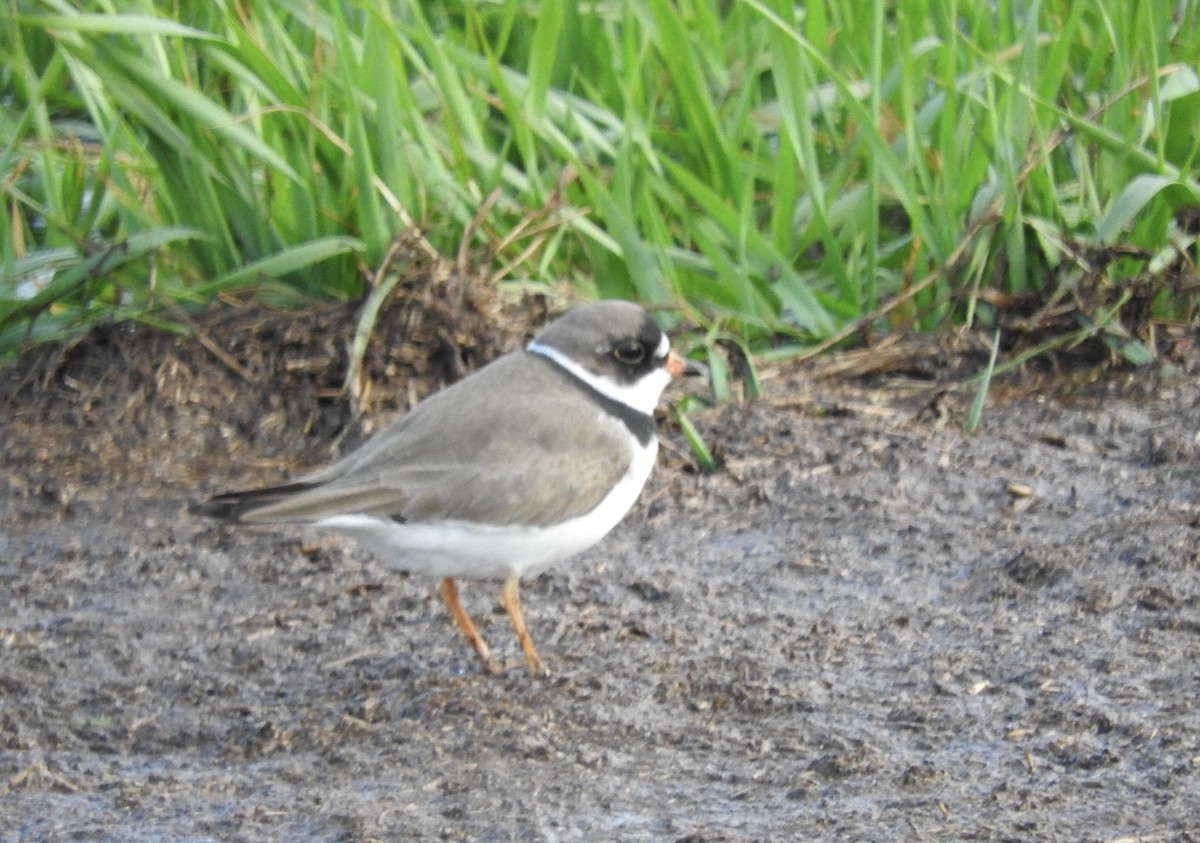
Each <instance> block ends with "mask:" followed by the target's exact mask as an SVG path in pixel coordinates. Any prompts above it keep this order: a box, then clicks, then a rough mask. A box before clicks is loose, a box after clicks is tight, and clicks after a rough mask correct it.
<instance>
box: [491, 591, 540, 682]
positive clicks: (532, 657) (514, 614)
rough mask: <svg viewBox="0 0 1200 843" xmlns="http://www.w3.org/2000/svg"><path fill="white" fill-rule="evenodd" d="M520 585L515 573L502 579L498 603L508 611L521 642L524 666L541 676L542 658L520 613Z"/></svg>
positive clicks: (535, 674)
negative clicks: (502, 585) (502, 584)
mask: <svg viewBox="0 0 1200 843" xmlns="http://www.w3.org/2000/svg"><path fill="white" fill-rule="evenodd" d="M520 587H521V578H520V577H518V576H517V575H516V574H513V575H512V576H511V577H509V578H508V579H506V580H505V581H504V587H503V588H501V589H500V603H501V605H503V606H504V611H506V612H508V619H509V620H511V621H512V625H513V629H514V630H515V631H516V633H517V640H518V641H519V642H521V651H522V652H523V653H525V667H526V669H528V670H529V672H530V673H531V674H533V675H534V676H541V675H543V674H544V673H545V671H543V669H542V660H541V659H540V658H538V654H537V650H536V649H534V646H533V638H531V637H530V635H529V630H528V629H526V628H525V616H524V615H523V614H521V598H520V595H519V594H518V589H520Z"/></svg>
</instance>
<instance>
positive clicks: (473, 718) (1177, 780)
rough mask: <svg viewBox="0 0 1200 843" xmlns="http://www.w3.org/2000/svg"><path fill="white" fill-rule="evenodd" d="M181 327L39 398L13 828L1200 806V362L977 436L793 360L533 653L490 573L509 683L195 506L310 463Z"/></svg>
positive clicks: (329, 825) (701, 825)
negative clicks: (534, 673)
mask: <svg viewBox="0 0 1200 843" xmlns="http://www.w3.org/2000/svg"><path fill="white" fill-rule="evenodd" d="M182 348H184V346H182V345H180V344H175V345H172V346H170V347H169V348H168V349H167V350H166V351H164V350H163V349H161V348H160V349H158V350H157V351H155V354H156V355H158V356H157V357H156V358H155V359H156V361H157V362H156V363H155V365H156V366H157V367H158V368H157V369H156V370H155V372H156V374H155V377H154V378H151V379H150V381H149V382H150V384H151V386H150V387H149V388H148V389H143V392H144V393H145V394H147V395H152V396H153V400H152V401H149V402H148V403H147V404H146V406H142V405H140V404H139V405H138V409H137V410H136V411H134V410H130V409H129V408H130V407H131V406H132V404H130V403H129V402H125V403H122V402H123V401H124V400H125V396H122V395H119V394H117V392H116V391H114V390H117V387H111V388H106V389H105V390H103V391H102V394H99V395H94V396H93V398H92V403H90V404H85V403H83V402H81V401H80V399H79V398H78V396H79V395H81V394H82V393H83V392H85V391H86V390H84V389H81V388H80V387H79V386H78V384H76V386H75V387H74V388H73V391H69V392H70V394H69V395H68V394H67V393H64V395H66V397H60V399H58V400H57V403H54V402H50V403H47V402H44V401H43V402H42V403H40V404H39V403H37V402H36V401H34V399H32V398H30V397H29V396H30V395H32V394H34V392H36V391H37V390H44V389H66V387H65V386H63V384H67V385H68V386H69V385H70V383H69V381H70V377H71V374H70V369H69V367H68V368H64V369H63V370H62V371H60V372H58V373H57V375H56V376H55V378H52V379H40V380H38V384H37V389H36V390H33V389H32V387H28V383H26V385H24V386H22V387H21V388H20V389H19V390H18V389H16V388H15V387H13V388H12V390H13V395H12V397H10V403H9V412H10V416H9V418H8V419H7V420H6V422H5V423H4V425H3V427H0V434H2V435H3V436H4V437H5V439H6V442H5V449H6V453H7V454H8V456H7V457H6V458H5V459H6V463H7V465H6V469H5V472H4V475H5V477H4V482H3V484H2V488H0V492H2V494H0V599H2V600H3V602H2V604H0V606H2V608H0V840H4V841H47V840H49V841H57V840H63V841H65V840H101V841H140V840H146V841H150V840H156V841H157V840H168V841H171V840H190V841H194V840H245V841H267V840H322V841H357V840H495V841H508V840H532V841H542V840H546V841H554V840H588V841H594V840H621V841H652V840H653V841H659V840H670V841H691V843H700V841H743V840H746V841H749V840H781V839H809V840H813V839H820V840H862V841H874V840H889V839H890V840H898V839H907V840H935V839H936V840H986V841H993V840H994V841H1001V840H1014V841H1015V840H1034V839H1036V840H1062V841H1079V840H1094V841H1116V840H1122V839H1125V840H1132V839H1138V840H1154V841H1191V840H1195V839H1197V837H1200V832H1197V830H1196V829H1197V828H1198V827H1200V710H1198V709H1197V700H1198V699H1200V696H1198V692H1200V438H1198V437H1200V387H1198V384H1197V378H1196V375H1195V372H1194V371H1190V370H1188V369H1187V368H1186V367H1185V368H1184V369H1177V370H1175V371H1174V372H1173V373H1171V374H1164V373H1162V372H1135V373H1130V372H1128V371H1125V372H1115V373H1111V374H1108V375H1105V376H1104V377H1103V378H1101V379H1099V380H1093V381H1090V382H1088V383H1082V382H1081V381H1080V379H1078V378H1063V379H1062V380H1059V381H1055V380H1052V379H1051V380H1045V379H1044V380H1043V381H1042V382H1041V383H1039V384H1038V385H1036V386H1031V385H1029V384H1019V383H1016V384H1013V385H1010V388H1009V389H1008V390H1007V391H998V393H997V395H996V396H994V400H993V402H992V403H991V404H990V405H989V407H988V409H987V411H986V412H985V415H984V420H983V427H982V429H981V430H980V431H979V432H978V433H977V434H975V435H974V436H967V435H965V434H964V433H963V432H962V410H963V407H964V406H965V404H966V403H967V402H968V401H969V399H970V394H969V392H967V391H965V390H957V391H952V392H951V393H949V394H946V395H941V396H940V397H939V396H938V395H937V394H936V393H935V392H934V391H932V390H930V389H929V388H928V386H927V385H924V386H922V385H918V386H921V388H920V389H914V388H913V385H912V384H910V383H905V382H903V379H896V380H892V381H877V382H874V383H868V382H864V381H853V382H850V381H848V380H846V379H834V380H815V379H814V378H813V377H812V373H811V372H810V371H809V370H807V369H805V368H803V367H797V368H795V369H793V370H789V369H784V370H781V371H777V372H775V373H773V376H772V377H769V378H767V379H766V381H765V383H764V388H765V389H764V397H763V398H761V399H759V400H757V401H755V402H752V403H747V404H743V405H739V406H727V407H722V408H717V409H713V410H710V411H706V412H704V413H700V414H696V415H695V416H694V417H693V418H694V421H695V422H696V423H697V425H698V426H699V427H700V429H701V430H702V432H703V433H704V434H705V436H706V437H707V439H708V441H709V442H710V443H711V444H712V445H713V447H714V448H715V449H716V451H717V453H718V456H719V458H720V460H721V462H722V469H721V471H720V472H718V473H717V474H714V475H710V476H702V475H699V474H697V473H695V472H693V471H691V470H690V467H689V464H688V459H687V457H686V455H685V454H684V452H683V450H682V446H681V445H680V444H679V443H680V442H681V439H680V437H678V435H677V434H676V433H675V432H673V431H672V430H671V429H670V428H669V426H664V430H663V435H664V438H665V439H666V440H667V442H668V443H674V444H675V447H671V446H670V444H668V447H667V448H665V449H664V453H663V457H662V464H660V466H659V468H658V470H657V472H656V474H655V476H654V477H653V478H652V480H651V483H650V485H649V486H648V487H647V489H646V491H645V493H644V494H643V496H642V498H641V500H640V502H639V504H638V506H637V507H636V508H635V509H634V511H633V512H631V513H630V515H629V516H628V517H627V518H626V519H625V521H624V522H623V523H622V524H621V525H620V526H619V527H618V528H617V529H616V530H615V531H614V532H613V534H612V535H610V536H609V537H608V538H607V539H606V540H605V541H603V542H602V543H601V544H600V545H598V546H597V547H595V548H593V549H592V550H590V551H588V552H586V553H585V554H583V555H581V556H579V557H577V558H576V559H574V560H571V561H569V562H567V563H565V564H563V565H560V566H559V567H558V568H556V569H554V570H552V571H551V572H549V573H547V574H545V575H543V576H542V577H540V578H538V579H535V580H533V581H530V582H528V583H527V584H526V585H525V587H524V588H523V597H524V605H525V609H526V616H527V620H528V621H529V624H530V628H531V631H532V633H533V635H534V638H535V640H536V641H537V643H538V646H539V649H540V651H541V654H542V656H543V658H544V659H545V661H546V662H547V665H548V667H549V668H550V669H551V671H552V675H551V676H550V677H549V678H546V679H531V678H530V677H529V676H527V675H526V674H525V672H524V670H523V669H522V668H521V666H520V659H519V655H520V654H519V650H518V648H517V645H516V642H515V641H514V640H513V637H512V635H511V633H510V630H509V628H508V625H507V621H506V619H505V617H504V616H503V615H502V614H500V613H499V610H498V602H497V590H498V584H491V583H467V584H465V585H464V587H463V599H464V603H465V604H466V605H467V607H468V609H469V610H471V611H472V613H473V614H474V615H475V617H476V620H477V622H478V623H480V625H481V631H482V632H483V633H484V635H485V637H487V638H488V640H489V642H490V643H491V644H492V647H493V649H494V650H496V651H497V652H499V653H500V654H503V655H504V656H506V657H507V658H508V659H509V660H510V662H511V667H510V669H509V670H507V671H506V672H504V673H503V674H502V675H500V676H489V675H486V674H483V673H481V672H480V670H479V668H478V666H477V664H476V662H475V660H474V657H473V654H472V653H471V651H470V650H469V648H468V647H467V646H466V644H465V642H464V641H463V640H462V639H461V636H460V635H459V633H458V632H457V631H456V630H454V629H453V628H452V627H451V625H450V622H449V620H448V618H447V615H446V612H445V609H444V607H443V606H442V605H441V603H440V602H439V600H438V599H437V595H436V582H434V581H431V580H427V579H422V578H416V577H405V576H402V575H398V574H395V573H392V572H390V571H388V570H387V569H385V568H384V567H383V565H381V564H380V563H379V562H378V561H376V560H374V559H372V558H371V557H370V556H368V555H367V554H365V553H363V552H361V551H359V550H358V549H356V548H355V547H353V546H351V545H349V544H348V543H344V542H341V541H339V540H337V538H336V537H330V536H317V535H311V534H307V533H287V532H280V531H271V530H258V531H255V530H246V529H242V530H230V529H228V528H221V527H217V526H214V525H211V524H208V523H205V522H203V521H200V520H197V519H195V518H193V517H191V516H189V515H188V514H187V513H186V507H187V504H188V503H190V502H192V501H194V500H196V499H197V498H199V497H201V496H202V495H203V494H204V493H206V492H211V491H217V490H220V489H223V488H226V487H229V486H237V485H239V484H242V483H244V482H245V481H247V480H250V481H251V482H253V481H254V480H258V481H262V482H271V481H273V480H276V479H278V477H279V476H281V475H282V474H284V473H285V472H286V471H287V470H288V469H295V468H298V467H299V466H296V465H291V466H288V465H283V466H280V465H275V464H271V465H263V464H259V463H256V462H254V460H253V459H252V456H253V454H254V453H255V449H256V448H257V452H258V453H260V454H261V453H267V452H269V451H270V448H268V447H267V444H266V443H265V442H264V441H263V438H262V437H263V436H264V434H262V433H261V432H259V433H258V434H256V435H258V436H259V439H258V440H254V439H253V437H252V436H251V435H250V434H247V433H245V431H246V430H250V428H251V427H253V426H252V425H251V426H246V425H243V426H242V427H241V428H238V426H237V425H232V427H233V428H237V429H233V430H231V429H228V428H229V426H227V429H226V430H225V431H224V432H223V433H221V432H218V433H215V434H214V433H212V432H211V431H212V429H214V428H213V425H214V424H216V423H217V417H218V416H219V408H220V405H221V404H222V403H229V405H230V406H231V407H232V406H233V404H232V402H233V401H235V400H236V399H237V398H238V396H239V395H242V394H241V393H225V392H223V391H222V390H226V389H232V387H231V386H230V383H226V382H225V381H224V380H222V378H226V377H227V376H228V373H224V374H211V378H212V379H214V383H215V382H216V381H220V383H217V384H216V385H215V386H213V387H212V388H211V389H209V388H206V387H205V384H206V383H207V381H205V380H204V377H205V375H204V373H205V372H206V371H208V369H206V368H205V366H206V365H207V366H209V367H210V368H211V370H212V371H216V372H219V371H220V370H221V369H222V367H221V366H220V365H219V364H216V363H213V362H212V361H209V362H208V363H207V364H206V363H205V362H204V360H203V358H204V355H203V354H202V353H200V352H197V353H195V354H194V355H193V356H191V357H186V356H185V355H184V354H183V352H182V351H181V349H182ZM172 355H174V356H175V360H176V362H177V363H181V365H180V366H176V367H174V368H172V367H170V366H167V365H166V364H167V362H169V360H170V358H171V357H172ZM84 357H85V358H86V354H85V355H84ZM182 363H186V364H187V365H186V366H183V365H182ZM127 368H131V369H134V370H136V369H137V367H136V366H132V367H127ZM76 379H78V378H76ZM181 379H182V380H181ZM233 380H234V382H236V381H237V380H238V378H236V377H235V378H234V379H233ZM12 383H15V381H10V387H11V384H12ZM181 383H183V384H184V385H183V386H180V384H181ZM31 390H32V391H31ZM1001 392H1003V394H1000V393H1001ZM214 393H215V394H218V395H220V396H223V397H221V398H220V400H214V399H213V398H212V394H214ZM72 395H74V396H76V397H74V398H72V397H71V396H72ZM230 395H232V396H233V397H232V398H231V397H230ZM676 395H677V393H676ZM23 396H24V397H23ZM242 397H243V398H244V395H242ZM255 400H258V399H255ZM73 402H74V403H73ZM71 407H74V409H73V411H72V412H66V411H65V410H64V408H66V409H67V410H69V409H71ZM197 407H200V408H201V410H197V409H196V408H197ZM106 408H107V409H106ZM189 408H190V409H189ZM39 412H41V413H43V416H42V417H39V416H38V413H39ZM229 412H230V413H234V414H235V415H236V413H237V411H236V410H234V409H230V410H229ZM280 412H282V411H280ZM47 413H50V414H51V415H49V416H47V415H45V414H47ZM284 415H285V416H286V413H284ZM89 419H93V421H89ZM94 419H99V420H98V421H96V420H94ZM122 419H125V420H126V422H123V421H122ZM129 420H133V421H129ZM202 428H203V430H201V429H202ZM284 428H287V429H288V430H292V428H288V427H287V425H284V424H281V425H280V430H283V429H284ZM239 430H241V431H242V433H239ZM188 431H191V433H189V432H188ZM324 435H325V432H324V430H323V429H321V428H320V426H317V427H314V426H312V425H309V428H308V431H307V432H304V431H301V433H294V431H293V433H291V434H289V436H292V437H293V438H290V439H289V438H286V437H283V435H282V434H280V436H279V437H278V441H277V444H278V443H283V444H278V451H279V452H283V451H287V450H288V448H289V447H291V448H292V453H293V454H296V455H302V458H303V460H307V461H316V460H317V459H318V458H320V457H322V456H323V453H324V452H323V450H322V449H332V448H335V447H341V446H343V445H344V443H341V442H339V441H335V438H336V437H331V436H330V437H326V438H324V439H321V438H320V437H321V436H324ZM105 437H107V439H105ZM239 437H241V438H239ZM295 437H302V438H303V437H307V438H305V439H304V441H306V442H310V443H312V442H314V441H316V440H318V439H319V440H320V442H319V444H318V445H311V447H309V448H308V450H304V449H302V448H298V447H295V442H296V441H297V439H296V438H295ZM101 440H104V441H101ZM272 441H276V440H272ZM139 442H141V443H145V447H144V448H139V447H138V446H137V444H136V443H139ZM297 458H298V459H300V458H301V457H297Z"/></svg>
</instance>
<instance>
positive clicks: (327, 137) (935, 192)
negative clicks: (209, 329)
mask: <svg viewBox="0 0 1200 843" xmlns="http://www.w3.org/2000/svg"><path fill="white" fill-rule="evenodd" d="M164 10H167V11H173V12H174V14H175V15H176V16H175V17H167V16H166V14H167V11H164ZM1197 32H1200V0H1173V1H1172V0H1167V1H1165V2H1161V3H1134V4H1130V3H1127V2H1124V0H1093V2H1089V3H1071V2H1066V0H1040V2H1039V0H1032V1H1031V0H1020V2H1018V0H905V2H899V3H896V2H884V0H869V2H866V3H860V2H850V0H826V2H815V3H808V4H802V5H798V4H794V3H792V2H785V0H733V1H732V2H728V3H712V2H700V1H699V0H674V2H671V0H595V2H589V3H575V2H567V0H543V1H542V2H531V0H492V1H491V2H478V3H468V2H440V3H439V2H433V3H425V2H406V1H405V0H393V2H391V3H387V2H367V0H359V2H353V0H347V1H346V2H334V0H280V2H275V3H236V2H217V3H212V4H202V3H196V4H174V5H173V6H172V5H168V4H159V3H154V2H151V0H125V2H121V3H119V4H118V3H114V2H112V1H111V0H107V2H104V1H102V0H92V2H84V0H78V2H73V3H72V2H68V0H40V2H35V0H9V2H8V3H7V5H6V6H5V7H4V10H3V15H2V21H0V90H3V91H6V92H7V93H6V94H5V95H4V96H3V97H2V98H0V141H2V147H0V174H2V179H0V192H2V193H0V195H2V199H3V202H2V211H0V213H2V214H3V223H4V227H3V232H4V233H3V235H0V261H2V273H3V277H2V280H0V351H6V352H11V350H12V349H13V348H15V347H16V346H17V345H18V344H19V343H21V342H22V341H24V340H25V339H26V338H29V337H32V338H35V339H36V338H46V337H52V336H59V335H61V334H62V332H64V331H70V330H74V329H76V328H78V327H79V326H81V325H85V324H87V323H88V322H89V321H90V320H93V319H96V318H110V317H114V316H115V317H116V318H138V319H155V318H160V317H159V315H160V314H161V309H160V306H161V304H162V303H163V302H164V301H170V302H173V303H175V304H179V305H184V306H190V305H194V304H195V305H198V304H203V303H204V302H206V301H209V300H211V299H212V297H213V296H216V295H219V294H222V293H226V292H229V291H240V290H247V289H249V290H254V291H256V292H257V293H259V294H260V295H267V296H276V297H300V296H310V295H323V296H335V297H350V296H355V295H358V294H359V293H360V292H361V291H362V289H363V286H364V283H365V281H366V279H367V278H369V277H371V275H372V272H373V270H374V269H375V268H377V266H378V264H379V262H380V261H381V260H382V259H383V257H384V255H385V254H386V253H387V250H388V246H389V243H390V242H391V241H392V239H393V238H394V237H395V236H397V235H398V234H400V233H403V232H405V231H410V230H412V229H413V228H415V227H419V228H420V229H421V230H422V231H423V232H424V233H425V236H426V237H427V238H428V239H429V240H430V241H431V242H432V243H433V245H434V246H435V247H436V248H438V249H439V250H442V251H444V252H445V253H446V254H457V253H459V252H460V251H462V250H465V251H467V252H470V253H472V254H474V255H475V256H476V259H477V260H480V261H484V262H486V263H487V264H488V265H487V266H485V267H483V269H484V270H485V271H487V272H503V273H504V275H505V277H506V278H507V279H508V283H514V284H523V285H534V286H538V287H553V286H555V285H558V284H560V283H563V282H565V283H569V284H571V285H573V286H575V287H577V288H579V289H581V290H582V291H584V292H585V293H589V294H600V295H621V296H634V297H637V298H640V299H642V300H644V301H647V302H649V303H652V304H658V305H665V306H671V307H683V308H686V309H688V310H689V311H690V312H691V313H692V314H693V315H694V316H696V317H698V318H699V319H700V320H701V321H702V322H703V324H705V325H706V326H708V334H707V339H708V340H709V341H717V340H722V341H733V342H736V343H740V344H742V345H745V346H748V347H752V348H756V349H760V350H761V349H762V348H764V347H765V344H767V343H772V344H775V345H779V344H780V342H781V338H783V340H782V341H783V345H784V346H785V350H786V347H790V346H791V345H792V344H802V343H811V342H814V341H817V340H820V339H823V338H829V337H831V336H832V337H836V336H839V335H840V334H839V333H838V332H839V331H841V330H844V329H845V328H846V326H848V325H849V326H858V325H860V324H862V322H863V321H868V322H870V321H879V322H882V323H884V324H886V323H887V322H888V321H889V320H890V321H891V322H897V321H903V322H906V323H912V324H914V325H916V326H917V327H920V328H935V327H938V326H942V325H945V324H948V323H949V322H952V321H963V320H966V321H972V320H978V319H982V318H986V315H987V313H986V312H987V309H988V306H987V303H986V300H985V299H986V297H981V295H980V294H981V292H983V291H985V290H1002V291H1007V292H1020V291H1027V290H1046V289H1049V288H1052V287H1053V286H1055V285H1057V284H1062V283H1070V280H1071V279H1072V278H1073V277H1076V276H1077V275H1078V273H1079V272H1080V271H1082V270H1080V266H1081V263H1080V262H1081V260H1083V259H1082V258H1081V257H1080V256H1081V255H1086V254H1089V253H1093V254H1094V253H1095V252H1096V250H1109V251H1108V252H1107V254H1112V255H1118V256H1119V257H1118V258H1114V259H1112V260H1106V261H1103V262H1101V263H1100V264H1099V265H1097V264H1096V262H1095V261H1093V262H1092V264H1091V265H1090V266H1091V270H1090V271H1099V272H1100V273H1101V274H1102V275H1103V281H1104V283H1112V284H1120V283H1122V282H1123V281H1124V280H1127V279H1128V278H1130V277H1134V276H1141V275H1145V274H1146V273H1150V272H1153V271H1154V269H1155V267H1162V266H1167V265H1170V266H1173V267H1180V266H1182V267H1188V266H1192V267H1194V261H1195V258H1196V254H1197V247H1196V230H1195V229H1196V225H1195V223H1194V219H1195V215H1194V214H1190V212H1188V210H1187V209H1188V208H1192V207H1195V206H1197V205H1200V182H1198V181H1197V179H1196V176H1195V173H1194V170H1195V165H1196V163H1197V151H1198V149H1200V140H1198V139H1200V77H1198V75H1197V67H1198V66H1200V36H1197V34H1196V33H1197ZM546 208H549V211H545V210H544V209H546ZM543 213H545V214H547V216H546V217H545V218H539V217H538V215H539V214H543ZM531 220H533V221H534V222H533V223H532V224H531ZM1189 220H1192V222H1189ZM531 231H536V232H537V233H538V234H537V237H536V238H534V237H533V235H532V234H530V232H531ZM514 232H516V235H515V236H508V235H509V234H510V233H514ZM464 240H465V242H464ZM531 244H532V245H533V246H534V248H531ZM1192 271H1193V272H1194V269H1193V270H1192ZM1155 306H1156V308H1158V309H1159V310H1160V311H1162V313H1163V314H1166V315H1170V316H1174V317H1176V318H1185V319H1186V318H1192V317H1193V316H1194V315H1195V314H1194V306H1195V305H1194V298H1189V297H1188V296H1186V295H1182V296H1181V295H1173V294H1172V293H1171V292H1170V291H1169V290H1164V294H1163V295H1162V296H1160V297H1159V298H1158V299H1157V300H1156V302H1155ZM787 338H791V339H790V340H789V339H787Z"/></svg>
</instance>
